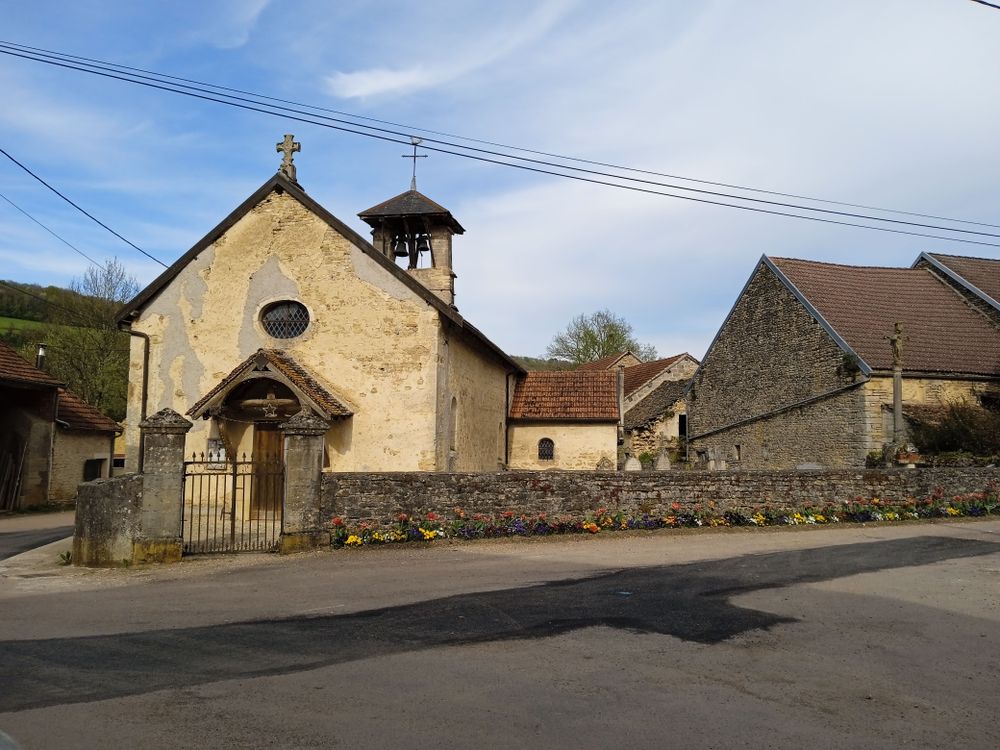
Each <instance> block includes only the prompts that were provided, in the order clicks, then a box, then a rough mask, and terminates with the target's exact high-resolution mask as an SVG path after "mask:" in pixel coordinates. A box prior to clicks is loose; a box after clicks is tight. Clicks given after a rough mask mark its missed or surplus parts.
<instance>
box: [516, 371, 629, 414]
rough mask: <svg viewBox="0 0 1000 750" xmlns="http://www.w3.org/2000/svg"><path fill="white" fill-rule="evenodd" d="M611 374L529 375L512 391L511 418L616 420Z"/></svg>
mask: <svg viewBox="0 0 1000 750" xmlns="http://www.w3.org/2000/svg"><path fill="white" fill-rule="evenodd" d="M616 381H617V375H616V374H615V373H614V372H607V371H605V372H589V371H586V370H583V371H581V370H560V371H542V372H529V373H525V374H524V375H523V376H521V377H520V378H519V379H518V381H517V386H516V387H515V388H514V398H513V400H512V402H511V406H510V418H511V419H525V420H532V419H538V420H545V419H552V420H563V419H565V420H579V421H590V422H617V421H618V393H617V390H618V387H617V382H616Z"/></svg>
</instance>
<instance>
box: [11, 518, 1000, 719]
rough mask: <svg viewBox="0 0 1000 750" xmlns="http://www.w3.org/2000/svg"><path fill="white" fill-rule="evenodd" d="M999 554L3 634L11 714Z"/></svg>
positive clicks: (728, 607) (745, 568)
mask: <svg viewBox="0 0 1000 750" xmlns="http://www.w3.org/2000/svg"><path fill="white" fill-rule="evenodd" d="M995 552H1000V544H995V543H990V542H983V541H978V540H971V539H958V538H952V537H937V536H923V537H914V538H908V539H899V540H891V541H882V542H869V543H860V544H848V545H840V546H832V547H822V548H818V549H806V550H795V551H788V552H775V553H769V554H759V555H743V556H740V557H733V558H728V559H725V560H712V561H706V562H698V563H688V564H682V565H670V566H656V567H646V568H632V569H628V570H623V571H618V572H614V573H606V574H602V575H597V576H594V577H590V578H582V579H570V580H561V581H553V582H550V583H545V584H541V585H534V586H527V587H521V588H512V589H504V590H501V591H488V592H480V593H472V594H460V595H456V596H451V597H445V598H440V599H433V600H429V601H425V602H419V603H416V604H409V605H405V606H398V607H386V608H382V609H375V610H368V611H363V612H356V613H352V614H344V615H326V616H317V617H290V618H283V619H276V620H262V621H249V622H240V623H231V624H224V625H211V626H204V627H192V628H183V629H171V630H153V631H146V632H139V633H123V634H116V635H108V636H88V637H82V638H54V639H45V640H34V641H32V640H16V641H0V676H2V690H0V712H7V711H21V710H26V709H31V708H41V707H45V706H53V705H61V704H66V703H79V702H83V701H94V700H103V699H108V698H117V697H122V696H127V695H135V694H141V693H148V692H151V691H154V690H162V689H165V688H175V687H182V686H190V685H193V684H204V683H210V682H217V681H220V680H228V679H236V678H252V677H260V676H267V675H280V674H287V673H292V672H298V671H302V670H309V669H316V668H319V667H323V666H329V665H333V664H340V663H345V662H351V661H357V660H361V659H367V658H371V657H376V656H385V655H391V654H395V653H400V652H406V651H415V650H421V649H428V648H434V647H441V646H453V645H463V644H472V643H483V642H490V641H499V640H512V639H526V638H545V637H548V636H553V635H558V634H561V633H565V632H568V631H572V630H576V629H579V628H587V627H595V626H609V627H614V628H621V629H624V630H626V631H631V632H637V633H661V634H664V635H671V636H675V637H677V638H682V639H684V640H687V641H694V642H697V643H703V644H714V643H719V642H720V641H723V640H726V639H728V638H732V637H733V636H736V635H739V634H741V633H745V632H747V631H751V630H756V629H767V628H771V627H773V626H775V625H778V624H781V623H790V622H794V621H795V620H794V618H788V617H781V616H778V615H775V614H772V613H768V612H761V611H757V610H753V609H747V608H744V607H738V606H735V605H733V604H731V603H730V601H729V599H730V598H731V597H733V596H735V595H737V594H742V593H746V592H750V591H758V590H761V589H768V588H777V587H783V586H789V585H793V584H800V583H810V582H816V581H826V580H831V579H834V578H841V577H844V576H850V575H855V574H858V573H871V572H876V571H883V570H887V569H891V568H901V567H908V566H915V565H928V564H931V563H936V562H940V561H943V560H950V559H956V558H967V557H974V556H979V555H987V554H990V553H995ZM178 604H179V603H177V602H165V603H164V606H177V605H178Z"/></svg>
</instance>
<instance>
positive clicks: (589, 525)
mask: <svg viewBox="0 0 1000 750" xmlns="http://www.w3.org/2000/svg"><path fill="white" fill-rule="evenodd" d="M583 528H584V529H586V530H587V531H589V532H590V533H591V534H596V533H597V532H599V531H600V530H601V527H600V526H598V525H597V524H596V523H594V522H593V521H587V522H586V523H585V524H583Z"/></svg>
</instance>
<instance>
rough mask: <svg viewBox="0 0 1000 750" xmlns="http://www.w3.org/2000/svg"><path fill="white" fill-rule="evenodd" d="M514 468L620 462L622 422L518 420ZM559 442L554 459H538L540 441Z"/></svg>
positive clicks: (513, 444)
mask: <svg viewBox="0 0 1000 750" xmlns="http://www.w3.org/2000/svg"><path fill="white" fill-rule="evenodd" d="M509 429H510V468H511V469H512V470H514V471H517V470H520V469H573V470H583V471H593V470H595V469H596V468H597V464H598V463H600V461H601V459H603V458H606V459H608V461H610V462H611V465H612V466H617V464H618V425H617V424H616V423H614V422H611V423H606V422H552V423H547V424H538V423H516V424H511V425H510V428H509ZM542 438H549V439H550V440H552V442H554V443H555V453H554V458H553V460H552V461H539V460H538V441H539V440H541V439H542Z"/></svg>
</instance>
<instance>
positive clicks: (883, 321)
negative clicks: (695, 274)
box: [687, 254, 1000, 469]
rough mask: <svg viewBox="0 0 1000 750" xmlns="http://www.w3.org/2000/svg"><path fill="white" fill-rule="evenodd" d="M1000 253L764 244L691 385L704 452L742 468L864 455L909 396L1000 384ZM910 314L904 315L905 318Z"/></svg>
mask: <svg viewBox="0 0 1000 750" xmlns="http://www.w3.org/2000/svg"><path fill="white" fill-rule="evenodd" d="M998 290H1000V261H994V260H986V259H975V258H957V257H955V256H942V255H936V254H935V255H929V254H924V255H921V256H920V258H918V260H917V262H916V263H915V264H914V266H913V267H911V268H881V267H868V266H848V265H838V264H833V263H821V262H816V261H807V260H796V259H791V258H770V257H767V256H764V257H762V258H761V260H760V262H759V263H758V264H757V267H756V268H755V269H754V272H753V274H752V275H751V276H750V279H749V280H748V281H747V283H746V286H745V287H744V288H743V291H742V292H741V293H740V295H739V297H738V298H737V300H736V303H735V304H734V306H733V308H732V310H731V312H730V313H729V315H728V316H727V318H726V320H725V322H724V323H723V324H722V327H721V328H720V329H719V332H718V333H717V334H716V336H715V339H714V340H713V341H712V343H711V345H710V347H709V349H708V352H707V353H706V354H705V358H704V361H703V362H702V364H701V366H700V368H699V369H698V371H697V372H696V374H695V375H694V378H693V381H692V384H691V387H690V389H689V391H688V402H687V410H688V433H689V448H690V450H691V451H692V452H693V453H692V457H697V458H700V459H701V461H702V462H703V463H704V462H707V461H711V462H713V465H715V466H717V467H718V466H722V465H726V466H729V467H731V468H761V469H763V468H796V467H800V466H803V465H805V466H809V467H813V466H822V467H853V466H864V465H865V462H866V459H867V457H868V456H869V454H877V453H881V451H882V449H883V447H884V446H886V445H890V444H894V442H895V441H896V440H897V435H896V431H897V427H896V418H895V414H894V411H895V410H894V397H893V380H894V368H895V367H897V366H898V367H899V369H900V371H901V389H900V390H901V405H902V408H903V409H904V410H905V409H907V408H909V407H920V406H936V407H940V406H941V405H944V404H947V403H949V402H952V401H962V400H964V401H968V402H971V403H979V402H981V401H983V400H984V399H986V400H989V399H990V398H994V397H995V396H996V394H997V393H998V392H1000V326H998V322H997V317H996V312H997V311H998V310H1000V307H998V303H997V301H996V297H995V296H993V295H997V294H1000V292H998ZM897 324H899V329H897V327H896V326H897Z"/></svg>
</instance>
